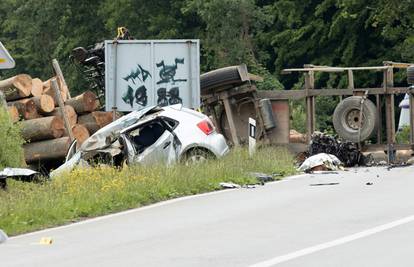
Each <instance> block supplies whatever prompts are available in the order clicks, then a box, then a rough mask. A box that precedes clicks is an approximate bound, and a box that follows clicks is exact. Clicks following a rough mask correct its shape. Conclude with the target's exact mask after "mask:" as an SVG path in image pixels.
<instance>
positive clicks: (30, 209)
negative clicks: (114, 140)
mask: <svg viewBox="0 0 414 267" xmlns="http://www.w3.org/2000/svg"><path fill="white" fill-rule="evenodd" d="M249 172H264V173H280V174H282V176H285V175H289V174H293V173H294V172H295V170H294V167H293V158H292V156H291V155H290V154H289V153H288V152H287V151H286V150H284V149H281V148H270V147H266V148H263V149H260V150H259V151H258V152H257V154H256V155H255V156H254V157H253V158H249V156H248V153H247V150H246V149H234V150H233V151H231V152H230V153H229V154H228V155H227V156H225V157H224V158H221V159H219V160H211V161H207V162H205V163H202V164H198V165H192V166H185V165H174V166H170V167H165V166H131V167H124V168H123V169H121V170H119V169H116V168H111V167H99V168H89V169H77V170H75V171H73V172H71V173H67V174H64V175H62V176H61V177H58V178H55V179H54V180H53V181H50V182H46V183H42V184H34V183H22V182H17V181H10V182H9V188H8V190H7V191H4V192H0V203H1V205H0V228H1V229H4V230H5V231H6V232H7V233H8V234H9V235H16V234H20V233H24V232H28V231H34V230H38V229H43V228H46V227H51V226H57V225H62V224H66V223H70V222H73V221H77V220H81V219H83V218H86V217H94V216H99V215H103V214H107V213H111V212H117V211H121V210H126V209H130V208H136V207H140V206H143V205H148V204H151V203H155V202H159V201H163V200H167V199H172V198H177V197H181V196H187V195H193V194H199V193H203V192H209V191H214V190H219V189H220V187H219V183H220V182H234V183H238V184H249V183H257V181H256V179H255V178H253V177H251V176H250V175H249V174H248V173H249Z"/></svg>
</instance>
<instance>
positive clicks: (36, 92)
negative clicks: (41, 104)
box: [31, 78, 43, 96]
mask: <svg viewBox="0 0 414 267" xmlns="http://www.w3.org/2000/svg"><path fill="white" fill-rule="evenodd" d="M42 94H43V82H42V80H40V79H39V78H35V79H33V80H32V90H31V95H32V96H41V95H42Z"/></svg>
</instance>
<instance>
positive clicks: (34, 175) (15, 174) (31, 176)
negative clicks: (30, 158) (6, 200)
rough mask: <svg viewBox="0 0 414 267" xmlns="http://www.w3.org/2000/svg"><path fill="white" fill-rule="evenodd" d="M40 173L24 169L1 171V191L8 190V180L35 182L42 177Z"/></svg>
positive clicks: (5, 169)
mask: <svg viewBox="0 0 414 267" xmlns="http://www.w3.org/2000/svg"><path fill="white" fill-rule="evenodd" d="M40 175H41V174H40V173H39V172H36V171H33V170H30V169H23V168H4V169H3V170H2V171H0V189H6V187H7V181H6V179H7V178H12V179H15V180H21V181H34V180H37V179H38V178H39V177H40Z"/></svg>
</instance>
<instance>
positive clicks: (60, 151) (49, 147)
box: [0, 74, 112, 165]
mask: <svg viewBox="0 0 414 267" xmlns="http://www.w3.org/2000/svg"><path fill="white" fill-rule="evenodd" d="M53 78H55V77H53ZM51 79H52V78H51ZM51 79H49V80H47V81H45V82H43V81H41V80H40V79H38V78H35V79H32V78H31V77H30V76H29V75H27V74H20V75H17V76H14V77H11V78H9V79H6V80H2V81H0V90H1V91H3V93H4V95H5V97H6V100H7V107H8V111H9V114H10V117H11V119H12V120H13V121H14V122H17V121H21V122H20V123H21V129H22V135H23V138H24V139H25V140H26V142H27V143H26V144H25V145H24V154H25V159H26V163H27V164H32V165H33V164H34V165H36V164H47V163H48V162H56V163H60V162H61V160H62V159H64V157H65V155H66V153H67V150H68V148H69V146H70V144H71V140H70V137H69V135H68V131H67V129H66V127H65V123H64V118H63V116H62V112H61V108H60V107H59V105H58V103H59V101H58V97H59V96H57V95H56V94H55V90H54V89H53V88H52V86H51ZM57 81H58V85H59V86H58V87H59V91H60V95H61V98H62V101H63V103H64V107H63V109H64V110H65V114H66V116H67V118H68V122H69V125H70V127H71V129H72V133H73V138H75V139H76V140H77V144H78V146H80V145H81V144H82V143H83V142H84V141H85V140H86V139H87V138H88V137H89V136H90V135H91V134H93V133H95V132H96V131H97V130H98V129H100V128H102V127H103V126H105V125H107V124H109V123H110V122H112V113H111V112H103V111H97V109H98V107H99V101H98V100H97V97H96V95H95V94H94V93H92V92H90V91H86V92H84V93H82V94H81V95H78V96H76V97H73V98H69V97H68V96H69V91H68V88H67V87H66V86H64V85H63V84H62V82H60V80H59V79H57Z"/></svg>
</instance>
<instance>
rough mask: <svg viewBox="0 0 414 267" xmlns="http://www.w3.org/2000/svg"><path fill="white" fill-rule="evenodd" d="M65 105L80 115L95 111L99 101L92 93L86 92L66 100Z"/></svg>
mask: <svg viewBox="0 0 414 267" xmlns="http://www.w3.org/2000/svg"><path fill="white" fill-rule="evenodd" d="M65 104H66V105H71V106H72V107H73V108H74V109H75V111H76V113H78V114H82V113H86V112H90V111H94V110H96V109H97V108H98V106H99V101H98V100H97V97H96V95H95V94H94V93H93V92H91V91H86V92H84V93H83V94H81V95H78V96H75V97H74V98H71V99H68V100H67V101H66V102H65Z"/></svg>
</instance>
